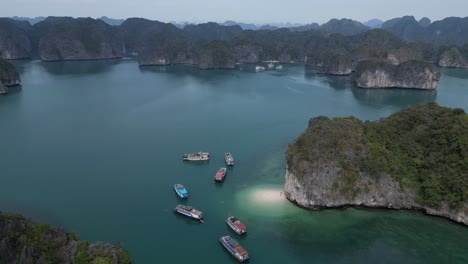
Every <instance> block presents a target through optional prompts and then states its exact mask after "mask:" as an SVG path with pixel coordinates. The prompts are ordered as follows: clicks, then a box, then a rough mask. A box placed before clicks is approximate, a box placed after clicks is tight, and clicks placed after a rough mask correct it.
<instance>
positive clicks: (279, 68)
mask: <svg viewBox="0 0 468 264" xmlns="http://www.w3.org/2000/svg"><path fill="white" fill-rule="evenodd" d="M275 69H277V70H282V69H283V66H282V65H278V66H276V67H275Z"/></svg>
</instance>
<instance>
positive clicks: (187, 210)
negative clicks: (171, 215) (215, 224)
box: [174, 204, 203, 222]
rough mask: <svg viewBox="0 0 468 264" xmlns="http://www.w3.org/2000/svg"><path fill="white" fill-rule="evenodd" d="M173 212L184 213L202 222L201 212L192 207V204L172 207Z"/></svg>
mask: <svg viewBox="0 0 468 264" xmlns="http://www.w3.org/2000/svg"><path fill="white" fill-rule="evenodd" d="M174 212H176V213H179V214H181V215H185V216H187V217H189V218H192V219H195V220H200V221H202V222H203V213H202V212H201V211H198V210H197V209H195V208H193V207H192V206H186V205H181V204H179V205H177V206H176V207H175V208H174Z"/></svg>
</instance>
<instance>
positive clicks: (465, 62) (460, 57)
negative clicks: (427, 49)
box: [439, 45, 468, 69]
mask: <svg viewBox="0 0 468 264" xmlns="http://www.w3.org/2000/svg"><path fill="white" fill-rule="evenodd" d="M463 49H464V50H466V51H468V45H465V46H464V47H463ZM439 66H441V67H447V68H465V69H468V57H467V56H465V55H464V54H463V53H462V52H461V51H460V48H457V47H453V48H450V49H448V50H445V51H444V52H442V54H441V55H440V57H439Z"/></svg>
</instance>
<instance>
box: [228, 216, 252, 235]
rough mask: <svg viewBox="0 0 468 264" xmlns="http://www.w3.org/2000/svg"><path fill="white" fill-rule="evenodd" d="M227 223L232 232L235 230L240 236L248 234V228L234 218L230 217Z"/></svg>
mask: <svg viewBox="0 0 468 264" xmlns="http://www.w3.org/2000/svg"><path fill="white" fill-rule="evenodd" d="M226 223H227V224H228V226H229V227H230V228H231V229H232V230H234V232H236V233H237V234H239V235H242V234H245V233H247V227H245V225H244V223H242V222H241V221H240V220H239V219H237V218H236V217H234V216H230V217H228V219H226Z"/></svg>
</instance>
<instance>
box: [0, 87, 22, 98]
mask: <svg viewBox="0 0 468 264" xmlns="http://www.w3.org/2000/svg"><path fill="white" fill-rule="evenodd" d="M7 88H8V93H6V94H2V95H1V96H3V97H6V96H9V95H15V94H19V93H20V92H21V91H22V90H23V87H22V86H21V85H15V86H9V87H7Z"/></svg>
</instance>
